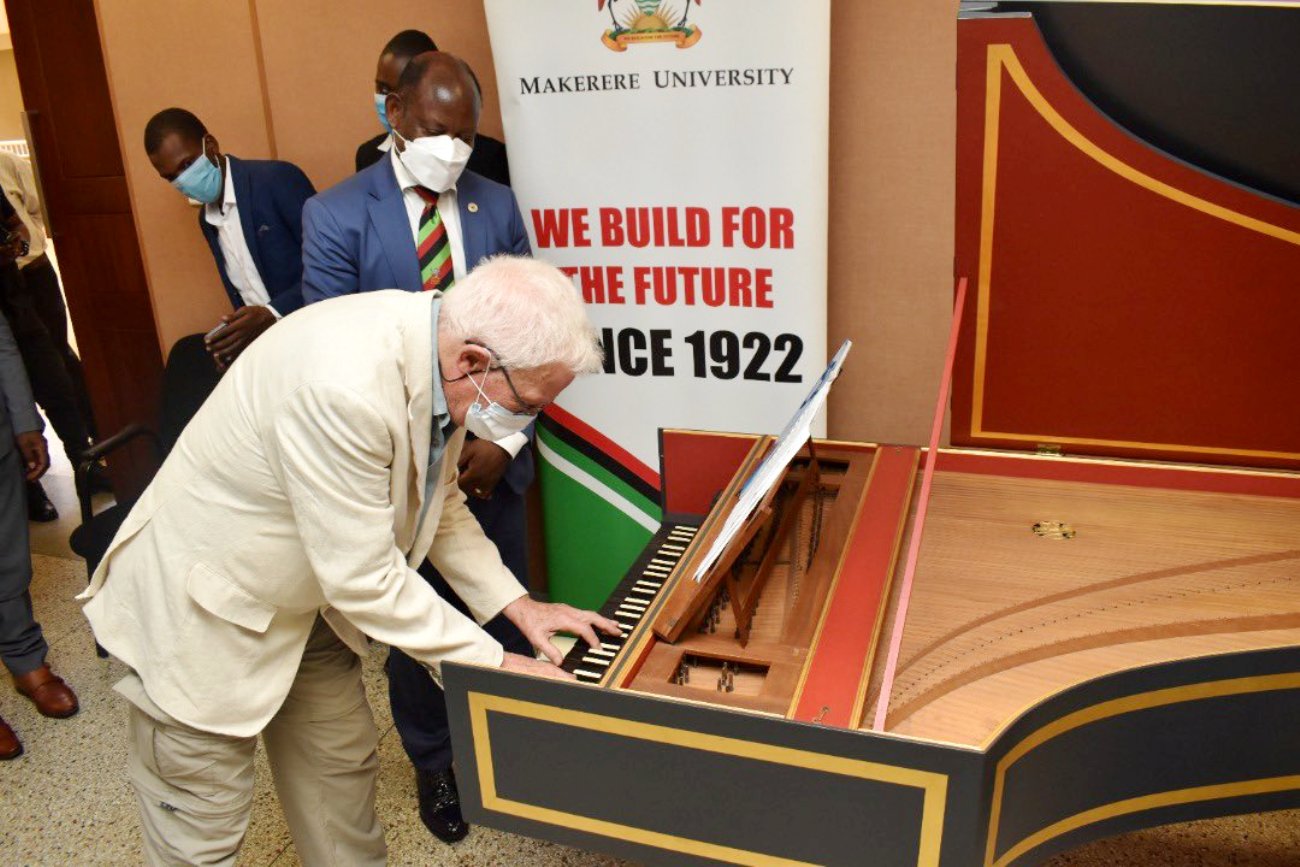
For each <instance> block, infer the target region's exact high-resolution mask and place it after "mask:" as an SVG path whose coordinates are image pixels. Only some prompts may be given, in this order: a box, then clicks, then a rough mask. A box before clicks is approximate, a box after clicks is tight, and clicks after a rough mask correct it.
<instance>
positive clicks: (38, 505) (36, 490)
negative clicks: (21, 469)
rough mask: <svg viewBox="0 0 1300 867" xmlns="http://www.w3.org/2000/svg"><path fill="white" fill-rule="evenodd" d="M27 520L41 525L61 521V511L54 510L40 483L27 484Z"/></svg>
mask: <svg viewBox="0 0 1300 867" xmlns="http://www.w3.org/2000/svg"><path fill="white" fill-rule="evenodd" d="M27 520H29V521H36V522H37V523H40V524H48V523H49V522H50V521H57V520H59V510H58V509H56V508H54V504H53V503H51V502H50V498H49V497H47V496H46V495H45V488H43V487H41V483H40V482H28V483H27Z"/></svg>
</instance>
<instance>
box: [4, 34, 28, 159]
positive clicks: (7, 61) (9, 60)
mask: <svg viewBox="0 0 1300 867" xmlns="http://www.w3.org/2000/svg"><path fill="white" fill-rule="evenodd" d="M5 42H6V43H7V42H8V37H7V35H6V37H5ZM20 138H26V135H25V134H24V133H23V95H22V93H21V92H20V91H19V89H18V67H16V66H14V52H13V49H12V48H3V49H2V50H0V141H10V140H12V139H20Z"/></svg>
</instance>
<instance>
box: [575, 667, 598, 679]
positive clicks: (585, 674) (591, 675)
mask: <svg viewBox="0 0 1300 867" xmlns="http://www.w3.org/2000/svg"><path fill="white" fill-rule="evenodd" d="M573 676H574V677H578V678H585V679H586V680H600V678H601V677H602V675H600V674H597V673H596V672H594V671H587V670H586V669H585V668H579V669H577V670H575V671H574V672H573Z"/></svg>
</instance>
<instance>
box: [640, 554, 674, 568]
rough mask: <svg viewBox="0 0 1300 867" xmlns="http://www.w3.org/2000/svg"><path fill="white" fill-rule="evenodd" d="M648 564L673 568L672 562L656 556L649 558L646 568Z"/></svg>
mask: <svg viewBox="0 0 1300 867" xmlns="http://www.w3.org/2000/svg"><path fill="white" fill-rule="evenodd" d="M650 566H662V567H664V568H665V569H671V568H673V564H672V563H670V562H668V561H667V560H660V559H659V558H658V557H651V558H650V563H649V565H648V566H647V567H646V568H647V569H648V568H649V567H650Z"/></svg>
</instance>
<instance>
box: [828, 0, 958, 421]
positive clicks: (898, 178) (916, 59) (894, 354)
mask: <svg viewBox="0 0 1300 867" xmlns="http://www.w3.org/2000/svg"><path fill="white" fill-rule="evenodd" d="M956 57H957V0H854V2H843V0H840V2H833V3H832V6H831V142H830V155H831V162H830V166H831V189H830V279H829V295H830V297H829V313H830V329H829V336H830V341H831V346H837V345H838V344H839V341H840V340H842V339H844V338H845V337H851V338H853V341H854V345H853V354H852V355H850V356H849V361H848V363H847V364H846V365H845V368H844V373H843V374H842V376H841V378H840V381H839V382H838V383H836V386H835V388H834V389H833V390H832V391H831V401H830V434H831V436H834V437H837V438H841V439H860V440H871V441H875V442H892V443H924V442H925V441H926V440H927V439H928V437H929V431H930V424H931V419H932V417H933V415H934V405H935V399H936V397H937V395H938V387H939V376H940V373H941V372H942V368H943V354H944V348H945V346H946V342H947V337H948V326H949V322H950V317H951V310H952V289H953V274H952V260H953V207H954V198H953V197H954V195H955V192H954V170H955V168H954V167H955V164H956V114H957V102H956V90H955V85H956V78H957V71H956Z"/></svg>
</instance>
